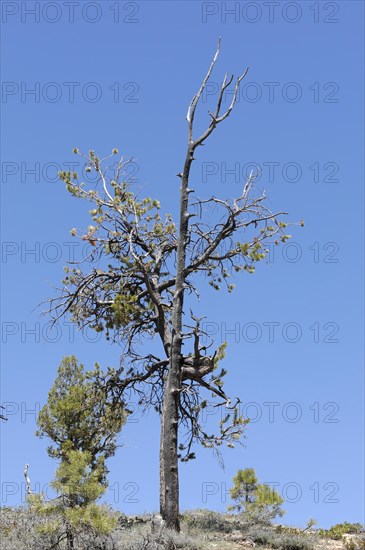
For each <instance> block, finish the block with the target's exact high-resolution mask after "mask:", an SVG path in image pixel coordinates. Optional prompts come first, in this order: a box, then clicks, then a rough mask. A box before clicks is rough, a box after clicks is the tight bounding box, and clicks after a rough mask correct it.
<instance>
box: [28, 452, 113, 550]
mask: <svg viewBox="0 0 365 550" xmlns="http://www.w3.org/2000/svg"><path fill="white" fill-rule="evenodd" d="M90 463H91V454H90V453H89V452H86V451H75V450H73V451H69V452H68V453H67V454H66V455H64V456H63V460H62V462H61V464H60V465H59V467H58V469H57V471H56V474H55V479H54V481H52V482H51V486H52V487H53V488H54V489H55V490H56V491H57V493H58V496H57V497H56V498H55V499H52V500H49V501H46V500H45V498H44V496H43V495H41V494H35V495H29V496H28V503H29V505H30V507H31V508H32V509H33V510H34V511H35V512H36V513H37V514H39V515H40V516H46V517H47V519H48V521H46V522H45V523H44V525H43V526H42V527H41V528H40V533H41V534H43V535H47V536H48V537H51V538H52V540H54V541H56V542H57V544H59V543H60V542H61V541H63V540H64V541H66V542H67V548H68V549H73V548H75V538H76V537H77V534H78V533H79V532H80V531H81V530H88V531H91V532H93V533H94V534H95V535H99V534H107V533H109V532H110V531H111V530H112V529H113V528H114V527H115V526H116V523H117V517H116V516H113V515H111V513H110V512H109V510H108V509H107V508H106V507H103V506H98V505H97V504H96V500H97V499H99V498H100V497H101V496H102V494H103V493H104V491H105V489H106V487H105V485H102V484H101V483H100V481H99V474H100V472H98V469H97V468H94V469H92V468H91V467H90Z"/></svg>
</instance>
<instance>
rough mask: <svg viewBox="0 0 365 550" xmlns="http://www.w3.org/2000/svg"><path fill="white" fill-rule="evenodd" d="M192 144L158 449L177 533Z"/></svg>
mask: <svg viewBox="0 0 365 550" xmlns="http://www.w3.org/2000/svg"><path fill="white" fill-rule="evenodd" d="M193 153H194V148H193V144H192V143H191V142H189V145H188V151H187V156H186V160H185V165H184V172H183V174H182V175H181V188H180V226H179V240H178V246H177V267H176V284H175V293H174V301H173V309H172V338H171V352H170V365H169V372H168V376H167V381H166V387H165V393H164V401H163V409H162V420H161V448H160V459H161V465H160V489H161V496H160V506H161V510H160V512H161V515H162V518H163V519H164V520H165V524H166V527H167V528H169V529H173V530H175V531H179V530H180V521H179V469H178V456H177V455H178V424H179V401H180V389H181V363H182V361H181V357H182V317H183V303H184V289H185V273H184V272H185V262H186V245H187V240H188V228H189V213H188V203H189V189H188V183H189V174H190V167H191V163H192V161H193V160H194V154H193Z"/></svg>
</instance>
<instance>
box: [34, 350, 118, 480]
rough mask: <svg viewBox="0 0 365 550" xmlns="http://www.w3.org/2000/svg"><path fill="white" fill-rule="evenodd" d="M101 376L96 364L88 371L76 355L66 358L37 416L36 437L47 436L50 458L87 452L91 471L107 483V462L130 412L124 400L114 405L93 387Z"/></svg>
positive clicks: (113, 451)
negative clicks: (73, 452) (127, 410)
mask: <svg viewBox="0 0 365 550" xmlns="http://www.w3.org/2000/svg"><path fill="white" fill-rule="evenodd" d="M98 375H100V368H99V366H98V365H97V364H96V365H95V368H94V369H93V370H92V371H85V370H84V366H83V365H81V364H78V361H77V359H76V357H75V356H73V355H72V356H69V357H65V358H64V359H63V360H62V362H61V364H60V366H59V368H58V376H57V378H56V379H55V381H54V384H53V386H52V388H51V390H50V392H49V394H48V402H47V403H46V405H44V407H43V408H42V409H41V411H40V413H39V416H38V421H37V425H38V430H37V432H36V435H37V436H38V437H41V438H43V437H44V436H48V437H49V438H50V439H51V440H52V445H50V446H49V447H48V449H47V451H48V454H49V456H51V457H52V458H58V459H61V461H62V460H64V458H65V456H66V455H68V453H69V452H70V451H72V450H76V451H83V452H87V453H88V456H90V465H91V468H92V470H95V471H97V472H98V475H99V481H100V482H101V483H103V484H106V475H107V473H108V470H107V468H106V466H105V460H106V459H107V458H109V457H111V456H113V455H114V454H115V451H116V449H117V442H116V439H117V435H118V434H119V432H120V431H121V429H122V426H123V425H124V423H125V421H126V416H127V413H126V411H125V409H124V407H123V403H122V402H121V401H119V402H117V403H113V402H112V401H110V400H108V399H107V398H106V396H105V393H104V392H102V391H101V390H100V389H99V390H98V388H97V386H95V384H93V379H94V378H95V377H97V376H98Z"/></svg>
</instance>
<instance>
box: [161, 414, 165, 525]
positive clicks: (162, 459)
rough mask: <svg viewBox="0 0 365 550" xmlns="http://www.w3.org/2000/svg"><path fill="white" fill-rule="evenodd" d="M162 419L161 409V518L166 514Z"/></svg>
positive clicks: (163, 416)
mask: <svg viewBox="0 0 365 550" xmlns="http://www.w3.org/2000/svg"><path fill="white" fill-rule="evenodd" d="M164 419H165V414H164V411H162V414H161V435H160V514H161V516H162V517H163V518H165V516H166V512H165V472H164V467H165V460H164V448H165V447H164V436H165V428H164V424H165V423H164Z"/></svg>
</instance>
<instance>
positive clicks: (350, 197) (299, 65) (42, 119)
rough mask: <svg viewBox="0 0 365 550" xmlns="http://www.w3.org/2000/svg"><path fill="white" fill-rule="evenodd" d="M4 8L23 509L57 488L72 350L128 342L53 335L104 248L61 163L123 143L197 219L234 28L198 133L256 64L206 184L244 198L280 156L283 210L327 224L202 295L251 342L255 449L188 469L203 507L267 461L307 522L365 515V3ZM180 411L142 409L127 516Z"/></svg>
mask: <svg viewBox="0 0 365 550" xmlns="http://www.w3.org/2000/svg"><path fill="white" fill-rule="evenodd" d="M1 8H2V14H1V16H2V31H3V32H2V66H3V73H2V80H3V84H2V87H3V89H2V100H1V101H2V103H1V108H2V115H3V133H2V182H1V191H2V218H1V220H2V241H3V243H2V263H1V268H2V282H3V287H2V300H1V301H2V324H1V329H2V344H3V345H2V389H1V392H2V393H1V400H2V402H3V404H4V406H5V407H6V412H7V416H8V418H9V420H8V422H7V423H3V424H2V425H1V440H2V451H1V452H2V455H1V466H2V468H1V469H2V486H1V487H2V504H7V505H16V504H18V503H20V502H21V500H22V499H24V485H22V484H23V481H24V479H23V475H22V474H23V469H24V465H25V463H29V464H30V469H29V476H30V479H31V482H32V486H33V489H34V490H37V489H39V488H44V487H45V486H46V484H47V483H48V482H49V481H50V480H51V478H52V474H53V471H54V469H55V468H56V464H55V462H54V461H52V460H51V459H50V458H48V456H47V454H46V445H47V442H46V441H40V440H38V439H37V438H36V437H35V435H34V432H35V418H36V411H37V410H39V407H40V406H42V405H43V404H44V403H45V401H46V399H47V393H48V390H49V388H50V386H51V384H52V382H53V379H54V377H55V374H56V369H57V366H58V365H59V363H60V360H61V359H62V357H63V356H64V355H67V354H71V353H73V354H75V355H76V356H77V357H78V358H79V359H80V361H82V362H83V363H84V364H85V366H86V367H88V368H90V367H92V365H93V363H94V362H95V361H98V362H100V364H101V365H102V366H108V365H110V366H113V365H115V364H116V363H117V361H118V353H119V350H118V348H117V347H115V346H114V347H113V346H111V345H110V344H108V343H107V342H105V341H103V339H102V338H97V339H96V340H95V335H93V334H92V333H91V332H89V333H88V334H85V335H82V334H80V333H77V332H76V331H73V329H72V327H71V326H70V325H69V324H66V323H63V322H61V325H60V326H59V327H58V330H57V332H55V331H50V327H49V320H48V319H47V318H42V317H40V316H39V313H40V311H39V310H34V308H35V307H36V306H37V305H38V304H39V303H40V302H41V301H42V300H44V299H46V298H48V297H50V296H52V295H54V291H53V289H52V286H57V285H58V283H59V282H60V280H61V279H62V276H63V270H62V268H63V265H65V264H66V261H67V260H69V259H72V254H73V253H75V255H76V256H77V255H80V254H82V252H83V251H82V250H81V247H80V246H79V247H76V248H72V245H73V243H74V241H72V240H71V237H70V234H69V230H70V228H71V227H74V226H76V227H80V228H81V227H84V226H85V225H86V224H87V223H88V221H89V219H88V214H87V211H88V208H89V207H88V205H84V204H82V202H81V201H77V200H74V199H72V197H71V196H70V195H69V194H68V193H67V192H66V191H65V190H64V186H63V185H62V184H61V183H60V182H57V181H56V172H57V170H58V169H61V168H62V169H67V168H68V166H69V164H68V163H70V162H75V161H77V158H76V157H75V156H73V155H72V148H73V147H75V146H77V147H79V148H80V149H84V150H86V151H88V150H89V149H91V148H92V149H95V150H96V151H97V152H99V153H100V154H101V155H103V154H104V153H105V154H107V153H109V152H110V151H111V149H112V148H113V147H118V148H119V150H120V151H121V152H123V153H124V154H125V156H126V157H127V158H128V157H134V159H135V161H134V164H133V165H132V168H133V169H132V172H133V173H132V172H131V174H130V177H131V178H134V180H135V185H136V188H140V189H142V191H141V192H143V193H145V194H146V195H149V196H153V197H155V198H158V199H160V200H161V204H162V209H163V210H166V211H171V212H173V213H174V214H175V213H176V211H177V200H178V187H179V185H178V184H179V180H178V178H176V173H177V172H179V171H180V170H181V169H182V163H183V160H184V155H185V148H186V139H187V136H186V121H185V115H186V111H187V106H188V104H189V101H190V99H191V97H192V95H193V94H194V92H195V91H196V90H197V89H198V87H199V85H200V83H201V79H202V77H203V75H204V74H205V72H206V70H207V67H208V64H209V63H210V60H211V57H212V55H213V53H214V50H215V47H216V43H217V38H218V36H219V35H220V36H221V37H222V51H221V55H220V57H219V61H218V62H217V65H216V69H215V72H214V75H213V76H212V83H211V86H210V88H209V89H208V93H207V94H206V95H205V96H204V98H203V99H204V101H203V102H202V103H201V105H200V106H199V111H198V114H197V117H198V128H203V127H204V126H205V125H206V124H207V122H208V120H209V119H208V115H207V111H208V109H209V108H211V106H212V105H213V103H214V99H215V98H216V87H217V83H218V82H220V81H221V79H222V77H223V75H224V73H225V71H232V72H234V73H235V74H238V73H239V72H242V71H243V69H245V67H246V66H247V65H249V67H250V71H249V74H248V76H247V77H246V80H245V82H244V83H243V84H244V85H243V86H242V89H241V94H240V96H239V101H238V102H237V105H236V109H235V111H234V113H233V115H232V116H231V117H230V118H229V119H228V120H227V121H226V122H225V123H224V124H222V125H221V126H220V127H219V128H218V129H217V131H216V132H215V134H214V136H212V138H211V139H210V140H209V141H208V142H207V144H206V146H205V147H204V150H203V148H202V150H200V151H199V152H198V154H197V160H196V162H195V164H194V168H193V172H192V180H193V184H194V187H195V189H197V190H199V193H200V195H204V196H206V195H208V194H210V193H214V194H215V195H216V196H223V197H228V196H236V195H235V193H236V191H237V190H239V189H240V188H241V186H242V182H243V181H244V177H245V174H246V173H247V171H249V170H250V169H251V168H252V167H253V166H258V167H260V168H261V171H262V176H261V179H260V185H262V188H264V189H265V190H266V193H267V195H268V196H269V203H270V205H271V206H272V208H273V209H280V210H281V209H283V210H286V211H288V212H289V214H290V215H289V218H290V220H293V221H297V220H300V219H302V218H304V220H305V227H304V229H301V228H295V229H294V230H293V231H292V234H293V239H292V241H291V242H290V243H289V244H287V245H286V246H285V247H284V248H282V249H280V250H279V249H275V251H274V252H275V255H274V256H272V255H271V256H270V261H269V262H267V263H262V264H260V265H259V266H258V267H257V270H256V274H255V275H249V274H243V275H242V276H240V277H238V278H237V279H236V280H235V281H234V282H235V284H236V285H237V288H236V290H235V292H234V293H233V294H232V295H228V296H227V295H226V294H224V293H218V294H217V293H214V291H213V290H211V289H209V290H208V289H204V288H203V289H201V296H202V300H201V303H200V305H199V313H201V314H203V315H206V316H207V323H210V324H209V327H208V328H209V330H210V331H211V332H212V333H214V335H215V341H216V343H220V342H222V341H224V340H227V341H228V343H229V348H228V354H227V358H226V359H225V363H224V366H225V367H226V368H227V369H228V370H229V373H230V374H229V376H228V377H227V382H226V387H227V390H228V391H229V392H230V393H231V394H233V395H239V396H240V398H241V400H242V403H243V405H242V407H243V413H244V414H246V416H249V417H251V419H252V422H251V424H250V425H249V427H248V429H247V432H246V435H247V439H246V440H245V444H246V447H245V448H239V447H238V448H236V449H235V450H230V449H227V450H226V451H224V460H225V470H222V469H221V468H220V467H219V464H218V463H217V461H216V459H215V458H214V456H213V455H212V454H211V452H210V451H209V450H205V449H196V451H197V459H196V460H195V461H192V462H189V463H188V464H182V465H181V468H180V471H181V508H182V509H189V508H210V509H214V510H225V508H226V506H227V504H228V503H229V502H228V499H227V495H226V491H227V490H228V488H229V487H230V483H231V479H232V476H233V475H234V474H235V472H236V471H237V470H238V469H239V468H245V467H253V468H255V469H256V471H257V474H258V476H259V479H260V480H261V481H263V482H271V483H275V484H276V488H277V490H279V492H281V494H283V496H284V498H285V500H286V502H285V508H286V510H287V514H286V516H285V521H286V522H287V523H289V524H296V525H304V524H305V522H306V520H307V519H308V518H309V517H314V518H316V519H317V520H318V522H319V524H320V525H321V526H324V527H326V526H329V525H331V524H334V523H336V522H342V521H345V520H347V521H363V520H364V498H363V481H364V480H363V467H362V464H363V458H364V446H363V435H364V431H363V427H364V426H363V413H364V410H363V391H364V383H363V382H364V380H363V345H362V341H363V331H364V326H363V305H362V304H363V274H364V271H363V252H362V251H363V244H364V243H363V189H364V164H363V152H364V139H363V120H364V119H363V115H364V112H363V92H364V88H363V74H364V59H363V55H364V54H363V51H364V48H363V32H364V13H363V12H364V4H363V2H361V1H347V2H322V1H320V2H314V1H313V2H307V1H301V2H199V1H197V2H155V1H148V2H144V1H139V2H123V1H120V2H118V1H115V0H113V1H108V0H105V1H102V2H100V1H97V2H88V1H85V0H82V1H80V2H66V1H64V2H63V1H57V2H46V1H44V2H31V1H29V2H13V1H3V2H2V4H1ZM232 10H233V11H232ZM228 100H229V98H226V102H228ZM208 412H210V411H208ZM215 420H216V421H217V422H218V420H219V418H218V417H217V418H215ZM208 421H210V419H209V418H208ZM158 422H159V420H158V417H157V416H156V415H155V413H153V412H152V411H151V412H150V413H149V414H148V415H145V416H141V415H140V414H139V412H138V410H136V413H135V414H134V415H133V417H132V418H130V421H129V422H128V424H127V426H126V428H125V429H124V430H123V433H122V434H121V438H120V439H121V444H122V448H121V449H120V450H119V451H118V453H117V455H116V456H115V457H114V458H113V459H112V460H110V463H109V465H110V470H111V473H110V484H111V487H110V489H109V490H108V493H107V497H106V498H107V500H108V502H110V503H112V504H113V505H114V506H115V507H117V508H119V509H120V510H123V511H124V512H125V513H136V512H143V511H152V510H157V509H158V502H159V501H158V489H159V481H158V447H159V424H158Z"/></svg>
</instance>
